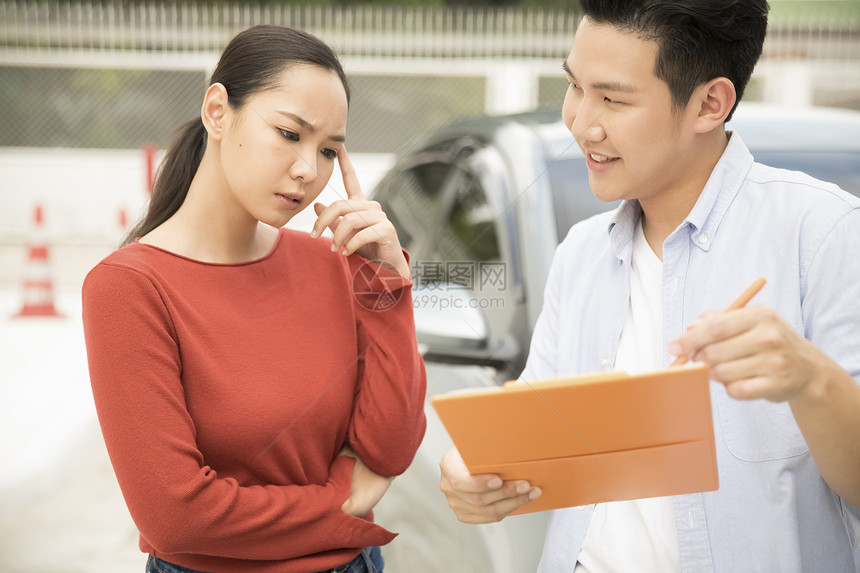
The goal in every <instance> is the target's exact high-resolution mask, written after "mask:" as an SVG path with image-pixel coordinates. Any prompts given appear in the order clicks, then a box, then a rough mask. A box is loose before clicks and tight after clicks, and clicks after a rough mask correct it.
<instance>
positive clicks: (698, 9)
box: [580, 0, 770, 121]
mask: <svg viewBox="0 0 860 573" xmlns="http://www.w3.org/2000/svg"><path fill="white" fill-rule="evenodd" d="M580 5H581V6H582V10H583V13H584V15H585V16H586V17H587V18H588V19H589V21H591V22H593V23H595V24H606V25H610V26H613V27H615V28H617V29H619V30H622V31H625V32H629V33H632V34H634V35H636V36H637V37H639V38H642V39H644V40H654V41H656V42H657V45H658V52H657V62H656V65H655V69H654V74H655V75H656V76H657V77H658V78H660V79H661V80H663V81H664V82H666V83H667V84H668V85H669V92H670V93H671V94H672V106H673V107H674V108H675V109H682V108H684V107H685V106H686V105H687V103H688V102H689V101H690V96H691V95H693V91H694V90H695V89H696V88H697V87H699V86H700V85H702V84H703V83H705V82H708V81H710V80H712V79H714V78H718V77H726V78H728V79H729V80H731V82H732V83H733V84H734V86H735V92H736V93H737V101H740V100H741V97H743V93H744V88H746V85H747V82H749V79H750V76H752V72H753V68H754V67H755V65H756V62H757V61H758V59H759V57H760V56H761V51H762V46H763V45H764V37H765V33H766V32H767V13H768V10H769V8H770V6H769V5H768V3H767V0H580ZM735 107H737V102H735ZM734 111H735V108H734V107H733V108H732V110H731V112H730V113H729V115H728V117H727V118H726V121H728V120H729V119H731V117H732V114H733V113H734Z"/></svg>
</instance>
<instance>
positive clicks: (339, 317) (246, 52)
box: [83, 26, 425, 573]
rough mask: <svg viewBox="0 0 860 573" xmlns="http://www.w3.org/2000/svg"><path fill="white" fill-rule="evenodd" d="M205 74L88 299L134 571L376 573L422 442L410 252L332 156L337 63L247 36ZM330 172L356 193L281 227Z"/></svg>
mask: <svg viewBox="0 0 860 573" xmlns="http://www.w3.org/2000/svg"><path fill="white" fill-rule="evenodd" d="M210 83H211V85H210V86H209V88H208V90H207V91H206V94H205V97H204V99H203V106H202V110H201V117H200V119H196V120H194V121H192V122H191V123H189V124H188V125H186V126H185V127H184V129H183V131H182V132H181V134H180V137H179V139H178V140H177V142H176V144H175V146H174V147H173V148H172V149H171V150H170V151H169V153H168V154H167V157H166V158H165V161H164V165H163V168H162V169H161V171H160V173H159V176H158V179H157V180H156V183H155V187H154V190H153V194H152V201H151V204H150V207H149V211H148V213H147V214H146V216H145V218H144V219H143V221H142V222H141V223H140V224H139V225H138V226H137V228H136V229H135V230H134V231H133V232H132V233H131V235H130V238H129V240H128V241H127V244H126V245H125V246H124V247H123V248H122V249H120V250H118V251H117V252H115V253H113V254H112V255H110V256H109V257H107V258H106V259H105V260H104V261H102V262H101V263H100V264H99V265H98V266H96V267H95V268H94V269H93V270H92V271H91V272H90V273H89V275H88V276H87V279H86V281H85V283H84V288H83V302H84V307H83V314H84V330H85V336H86V343H87V354H88V360H89V367H90V377H91V381H92V386H93V395H94V398H95V403H96V407H97V411H98V415H99V422H100V424H101V428H102V433H103V434H104V438H105V442H106V444H107V448H108V452H109V454H110V457H111V461H112V463H113V466H114V470H115V472H116V475H117V479H118V481H119V483H120V486H121V489H122V491H123V495H124V497H125V500H126V503H127V504H128V507H129V511H130V513H131V515H132V518H133V519H134V521H135V524H136V525H137V527H138V529H139V531H140V548H141V550H142V551H144V552H146V553H149V554H150V557H149V561H148V565H147V571H149V572H158V571H161V572H165V573H173V572H187V571H210V572H245V571H247V572H251V571H253V572H255V573H266V572H279V573H290V572H296V573H299V572H302V573H308V572H316V571H350V572H355V573H358V572H364V571H370V572H373V571H380V570H381V569H382V559H381V555H380V551H379V547H378V546H380V545H383V544H385V543H387V542H389V541H390V540H391V539H392V538H393V537H394V534H392V533H390V532H388V531H386V530H385V529H383V528H382V527H380V526H377V525H375V524H374V523H373V522H372V512H371V510H372V508H373V506H374V505H375V504H376V502H377V501H379V499H380V498H381V497H382V495H383V494H384V493H385V491H386V489H387V487H388V484H389V483H390V478H391V477H392V476H395V475H397V474H399V473H401V472H403V471H404V470H405V469H406V468H407V466H408V465H409V463H410V462H411V460H412V457H413V456H414V454H415V451H416V450H417V448H418V445H419V443H420V441H421V438H422V436H423V433H424V427H425V420H424V415H423V398H424V391H425V374H424V367H423V363H422V361H421V358H420V355H419V353H418V350H417V347H416V342H415V329H414V323H413V319H412V304H411V294H410V285H411V283H410V282H409V278H408V277H409V265H408V262H407V260H406V258H405V256H404V253H403V250H402V249H401V247H400V243H399V241H398V239H397V234H396V233H395V231H394V228H393V226H392V225H391V223H390V222H389V221H388V220H387V219H386V217H385V214H384V213H383V212H382V211H381V210H380V208H379V205H378V204H376V203H373V202H369V201H367V200H366V199H365V198H364V196H363V195H362V192H361V189H360V188H359V185H358V181H357V179H356V176H355V172H354V170H353V168H352V166H351V164H350V162H349V158H348V156H347V153H346V149H345V148H344V139H345V130H346V119H347V110H348V104H349V90H348V86H347V82H346V78H345V76H344V72H343V70H342V68H341V66H340V64H339V62H338V60H337V58H336V56H335V55H334V54H333V53H332V52H331V50H330V49H329V48H328V47H327V46H326V45H325V44H323V43H322V42H320V41H319V40H318V39H317V38H315V37H313V36H311V35H309V34H306V33H303V32H300V31H296V30H292V29H288V28H281V27H274V26H258V27H254V28H251V29H249V30H246V31H244V32H242V33H240V34H239V35H238V36H236V37H235V38H234V39H233V40H232V41H231V42H230V43H229V45H228V46H227V47H226V48H225V50H224V53H223V54H222V56H221V59H220V61H219V63H218V66H217V68H216V69H215V71H214V73H213V75H212V80H211V82H210ZM335 161H338V162H339V164H340V168H341V171H342V173H343V177H344V184H345V187H346V191H347V194H348V198H347V199H345V200H341V201H336V202H334V203H332V204H331V205H328V206H324V205H320V204H315V205H314V209H315V212H316V214H317V215H318V218H317V220H316V223H315V225H314V228H313V230H312V232H311V233H310V234H306V233H299V232H296V231H287V230H284V229H281V227H282V226H283V225H284V224H286V223H287V222H288V221H289V220H290V219H291V218H292V217H293V216H295V215H296V213H298V212H299V211H301V210H302V209H304V208H305V207H307V206H308V205H310V204H311V203H313V202H314V200H315V198H316V197H317V196H318V195H319V193H320V192H321V191H322V189H323V188H324V187H325V185H326V184H327V182H328V179H329V177H330V176H331V174H332V171H333V169H334V163H335ZM326 228H329V229H331V231H332V236H331V238H330V239H329V238H325V237H322V232H323V231H324V230H325V229H326Z"/></svg>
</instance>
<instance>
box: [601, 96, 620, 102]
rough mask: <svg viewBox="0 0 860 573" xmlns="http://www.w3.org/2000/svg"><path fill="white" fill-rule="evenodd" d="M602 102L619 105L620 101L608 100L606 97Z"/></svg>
mask: <svg viewBox="0 0 860 573" xmlns="http://www.w3.org/2000/svg"><path fill="white" fill-rule="evenodd" d="M603 101H605V102H606V103H621V102H620V101H616V100H614V99H609V98H608V97H605V98H603Z"/></svg>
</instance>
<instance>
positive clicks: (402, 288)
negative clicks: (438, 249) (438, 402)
mask: <svg viewBox="0 0 860 573" xmlns="http://www.w3.org/2000/svg"><path fill="white" fill-rule="evenodd" d="M347 263H348V267H349V269H348V270H349V272H350V277H351V280H352V288H353V293H354V299H355V304H354V307H355V313H356V319H357V328H358V345H359V348H358V351H359V363H358V366H359V369H358V372H359V380H358V386H357V391H356V396H355V403H354V406H353V413H352V419H351V420H350V424H349V430H348V438H347V439H348V440H349V444H350V446H352V448H353V450H355V453H356V454H357V455H358V457H359V458H361V460H362V461H363V462H364V463H365V464H366V465H367V467H369V468H370V469H371V470H373V471H374V472H376V473H377V474H379V475H383V476H389V477H392V476H396V475H399V474H401V473H403V472H404V471H406V469H407V468H408V467H409V464H410V463H411V462H412V458H413V457H414V456H415V452H416V451H417V450H418V446H419V445H420V444H421V440H422V438H423V437H424V430H425V428H426V425H427V422H426V419H425V416H424V395H425V392H426V389H427V379H426V373H425V370H424V361H423V360H422V358H421V354H420V353H419V351H418V342H417V339H416V335H415V319H414V311H413V306H412V290H411V288H412V282H411V281H409V280H408V279H405V278H403V277H402V276H401V275H400V274H399V273H397V272H396V271H394V270H393V269H391V268H388V267H386V266H384V265H380V264H378V263H375V262H370V261H367V260H365V259H363V258H361V257H359V256H355V255H354V256H351V257H348V259H347Z"/></svg>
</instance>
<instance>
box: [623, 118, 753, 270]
mask: <svg viewBox="0 0 860 573" xmlns="http://www.w3.org/2000/svg"><path fill="white" fill-rule="evenodd" d="M753 161H754V160H753V156H752V154H751V153H750V151H749V149H747V146H746V144H745V143H744V142H743V140H742V139H741V136H740V135H739V134H738V133H733V132H729V143H728V145H727V146H726V149H725V150H724V151H723V154H722V156H721V157H720V160H719V161H718V162H717V165H716V166H715V167H714V170H713V171H712V172H711V176H710V177H709V178H708V182H707V183H706V184H705V188H704V189H703V190H702V193H701V194H700V195H699V198H698V200H697V201H696V204H695V205H694V206H693V209H692V210H691V211H690V213H689V215H687V217H686V218H685V219H684V222H683V223H681V225H680V227H679V228H681V227H684V226H689V227H690V228H691V230H692V232H691V234H690V238H691V240H692V241H693V244H695V245H696V246H697V247H699V248H700V249H702V250H705V251H707V250H708V249H710V247H711V243H712V242H713V240H714V235H715V234H716V231H717V229H718V228H719V226H720V222H721V221H722V220H723V216H724V215H725V214H726V211H728V208H729V205H731V204H732V201H734V199H735V196H736V195H737V193H738V191H740V188H741V185H743V182H744V180H745V179H746V176H747V173H749V170H750V169H751V168H752V165H753ZM641 214H642V208H641V207H640V206H639V201H637V200H635V199H634V200H627V201H622V202H621V204H620V205H619V206H618V207H617V208H616V209H615V212H614V213H613V214H612V217H611V218H610V220H609V225H608V226H607V231H608V232H609V238H610V242H611V244H612V249H613V251H614V252H615V256H616V257H618V258H619V259H620V260H629V259H630V253H631V249H632V247H633V232H634V231H635V230H636V223H637V222H638V221H639V217H640V216H641Z"/></svg>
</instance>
